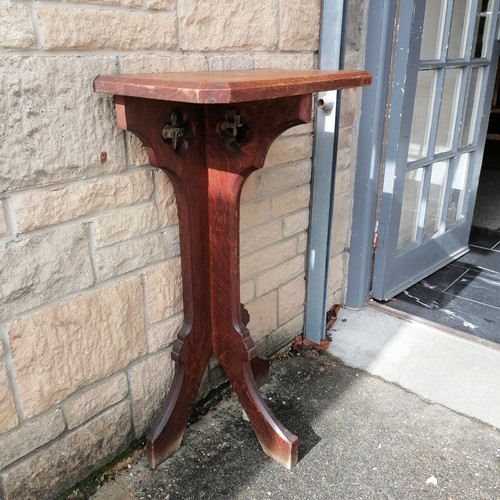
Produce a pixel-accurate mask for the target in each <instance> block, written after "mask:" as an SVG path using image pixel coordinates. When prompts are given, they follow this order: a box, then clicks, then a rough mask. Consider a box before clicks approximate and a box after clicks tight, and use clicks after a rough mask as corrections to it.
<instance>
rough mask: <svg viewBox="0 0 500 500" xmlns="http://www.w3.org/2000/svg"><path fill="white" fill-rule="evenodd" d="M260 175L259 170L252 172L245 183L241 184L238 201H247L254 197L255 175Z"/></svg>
mask: <svg viewBox="0 0 500 500" xmlns="http://www.w3.org/2000/svg"><path fill="white" fill-rule="evenodd" d="M259 175H260V172H259V171H256V172H252V173H251V174H250V175H249V176H248V177H247V179H246V181H245V184H243V189H242V190H241V196H240V203H241V204H243V203H247V202H249V201H251V200H253V199H254V198H255V188H256V181H257V177H258V176H259Z"/></svg>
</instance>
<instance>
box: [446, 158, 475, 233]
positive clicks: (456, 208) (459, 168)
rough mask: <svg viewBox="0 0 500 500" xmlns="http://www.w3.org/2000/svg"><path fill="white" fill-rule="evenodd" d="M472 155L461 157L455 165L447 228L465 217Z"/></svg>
mask: <svg viewBox="0 0 500 500" xmlns="http://www.w3.org/2000/svg"><path fill="white" fill-rule="evenodd" d="M469 160H470V154H464V155H460V156H459V157H458V158H457V162H456V164H455V171H454V172H453V181H452V183H451V195H450V203H449V205H448V214H447V216H446V228H448V227H449V226H451V225H452V224H454V223H455V222H457V221H459V220H460V219H462V218H463V217H464V200H465V188H466V184H467V174H468V172H469Z"/></svg>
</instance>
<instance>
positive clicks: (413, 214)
mask: <svg viewBox="0 0 500 500" xmlns="http://www.w3.org/2000/svg"><path fill="white" fill-rule="evenodd" d="M424 171H425V169H424V168H417V169H415V170H410V171H409V172H406V176H405V187H404V194H403V203H402V209H401V222H400V224H399V235H398V248H403V247H406V246H408V245H410V244H411V243H413V242H414V241H415V240H416V238H417V230H418V225H417V224H418V208H419V207H420V199H421V197H422V186H423V180H424Z"/></svg>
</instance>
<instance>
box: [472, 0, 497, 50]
mask: <svg viewBox="0 0 500 500" xmlns="http://www.w3.org/2000/svg"><path fill="white" fill-rule="evenodd" d="M494 17H495V16H494V15H493V0H479V1H478V4H477V12H476V23H475V26H474V38H473V41H472V57H473V58H480V57H488V45H489V44H488V39H489V37H490V31H491V23H492V20H493V18H494Z"/></svg>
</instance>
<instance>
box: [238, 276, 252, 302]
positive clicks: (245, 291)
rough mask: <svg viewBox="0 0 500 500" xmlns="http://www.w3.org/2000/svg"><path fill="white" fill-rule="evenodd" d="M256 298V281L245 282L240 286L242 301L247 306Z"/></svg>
mask: <svg viewBox="0 0 500 500" xmlns="http://www.w3.org/2000/svg"><path fill="white" fill-rule="evenodd" d="M254 298H255V282H254V280H245V281H244V282H243V283H241V285H240V301H241V303H242V304H246V303H247V302H250V301H251V300H253V299H254Z"/></svg>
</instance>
